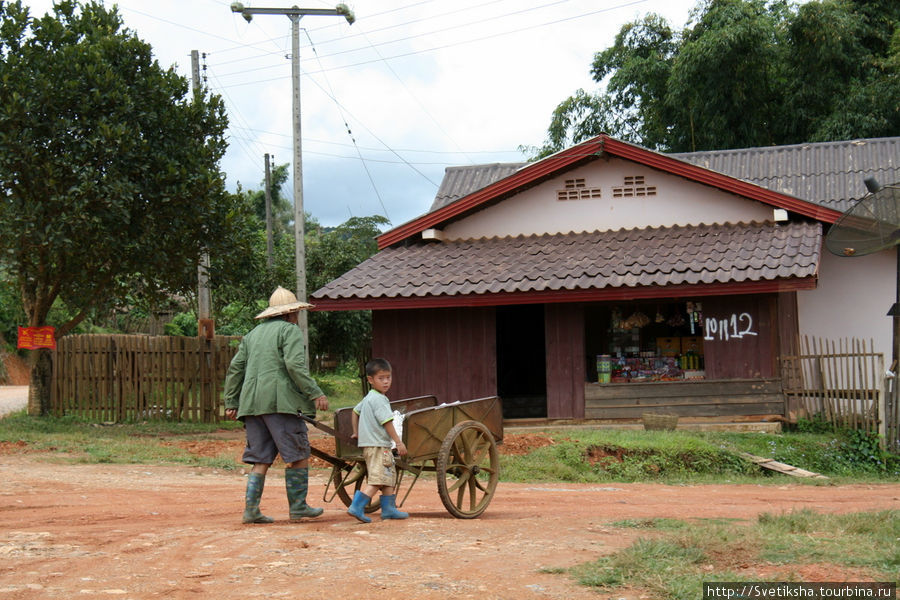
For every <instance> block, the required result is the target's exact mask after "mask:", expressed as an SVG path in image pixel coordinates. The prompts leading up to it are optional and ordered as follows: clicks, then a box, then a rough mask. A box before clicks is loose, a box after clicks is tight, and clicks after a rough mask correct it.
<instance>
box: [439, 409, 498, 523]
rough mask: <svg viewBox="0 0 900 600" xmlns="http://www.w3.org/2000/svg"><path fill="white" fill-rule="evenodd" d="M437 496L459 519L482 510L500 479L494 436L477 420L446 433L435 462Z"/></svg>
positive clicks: (472, 516) (471, 516) (475, 515)
mask: <svg viewBox="0 0 900 600" xmlns="http://www.w3.org/2000/svg"><path fill="white" fill-rule="evenodd" d="M436 468H437V484H438V494H439V495H440V497H441V502H443V503H444V507H445V508H446V509H447V511H449V512H450V514H452V515H453V516H454V517H456V518H458V519H474V518H475V517H478V516H480V515H481V513H483V512H484V511H485V509H486V508H487V507H488V504H490V503H491V499H492V498H493V497H494V490H495V489H496V488H497V480H498V479H499V477H500V455H499V453H498V452H497V443H496V441H494V436H493V434H492V433H491V432H490V431H489V430H488V428H487V427H485V426H484V425H483V424H481V423H479V422H478V421H463V422H462V423H458V424H456V425H455V426H454V427H453V429H451V430H450V431H449V432H448V433H447V437H445V438H444V441H443V443H442V444H441V450H440V453H439V454H438V459H437V467H436Z"/></svg>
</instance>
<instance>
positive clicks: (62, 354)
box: [50, 335, 240, 423]
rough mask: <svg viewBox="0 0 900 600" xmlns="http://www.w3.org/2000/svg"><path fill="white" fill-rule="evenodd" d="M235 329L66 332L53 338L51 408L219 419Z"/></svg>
mask: <svg viewBox="0 0 900 600" xmlns="http://www.w3.org/2000/svg"><path fill="white" fill-rule="evenodd" d="M239 340H240V338H239V337H231V336H216V337H215V339H212V340H207V339H205V338H200V337H174V336H146V335H69V336H64V337H62V338H60V339H59V340H58V341H57V347H56V351H55V355H54V360H53V381H52V384H51V390H52V394H51V401H50V410H51V413H52V414H54V415H58V416H62V415H78V416H80V417H83V418H86V419H90V420H96V421H107V422H110V421H111V422H122V421H142V420H149V419H168V420H178V421H200V422H205V423H213V422H217V421H218V420H219V419H220V418H221V417H222V415H221V414H220V413H221V407H222V388H223V386H224V382H225V373H226V372H227V370H228V365H229V364H230V362H231V358H232V357H233V356H234V354H235V353H236V352H237V344H238V342H239Z"/></svg>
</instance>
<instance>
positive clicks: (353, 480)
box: [331, 461, 400, 513]
mask: <svg viewBox="0 0 900 600" xmlns="http://www.w3.org/2000/svg"><path fill="white" fill-rule="evenodd" d="M399 475H400V471H399V469H398V470H397V476H398V480H399ZM365 481H366V463H365V462H364V461H360V462H357V463H354V464H353V466H352V467H349V468H348V467H344V468H341V467H340V466H338V465H336V466H335V467H334V469H332V470H331V485H333V486H334V489H335V492H337V495H338V498H340V499H341V502H343V503H344V506H347V507H349V506H350V505H351V504H353V496H354V495H355V494H356V491H357V490H358V489H360V488H362V486H363V483H365ZM380 508H381V498H379V497H378V496H375V497H373V498H372V499H371V500H369V503H368V504H367V505H366V508H365V512H367V513H371V512H375V511H376V510H379V509H380Z"/></svg>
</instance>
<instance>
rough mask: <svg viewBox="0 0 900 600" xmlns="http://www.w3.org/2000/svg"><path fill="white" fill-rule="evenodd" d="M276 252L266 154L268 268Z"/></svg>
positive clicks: (270, 173)
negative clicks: (273, 238) (273, 241)
mask: <svg viewBox="0 0 900 600" xmlns="http://www.w3.org/2000/svg"><path fill="white" fill-rule="evenodd" d="M274 252H275V250H274V248H273V243H272V172H271V170H270V167H269V153H268V152H267V153H266V266H267V267H269V268H270V269H271V268H272V262H273V258H272V255H273V254H274Z"/></svg>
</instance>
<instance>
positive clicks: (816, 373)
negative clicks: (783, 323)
mask: <svg viewBox="0 0 900 600" xmlns="http://www.w3.org/2000/svg"><path fill="white" fill-rule="evenodd" d="M874 347H875V343H874V341H873V340H869V343H868V347H867V345H866V343H865V342H864V341H861V340H858V339H855V338H854V339H841V340H829V339H818V338H812V339H811V338H809V337H808V336H804V338H803V340H802V341H801V349H800V352H801V353H800V354H799V355H796V356H785V357H782V359H781V361H782V385H783V387H784V394H785V397H786V399H787V401H788V406H789V407H798V408H799V409H800V412H801V413H805V414H806V415H807V416H809V417H814V416H815V417H820V418H823V419H825V420H827V421H828V422H830V423H832V424H833V425H834V426H835V427H842V428H848V429H864V430H866V431H871V432H876V433H880V434H882V435H884V434H885V433H886V432H885V419H884V418H883V417H885V416H886V415H885V394H884V391H885V389H884V386H885V381H884V355H883V354H881V353H880V352H875V351H874ZM790 412H794V411H790Z"/></svg>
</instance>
